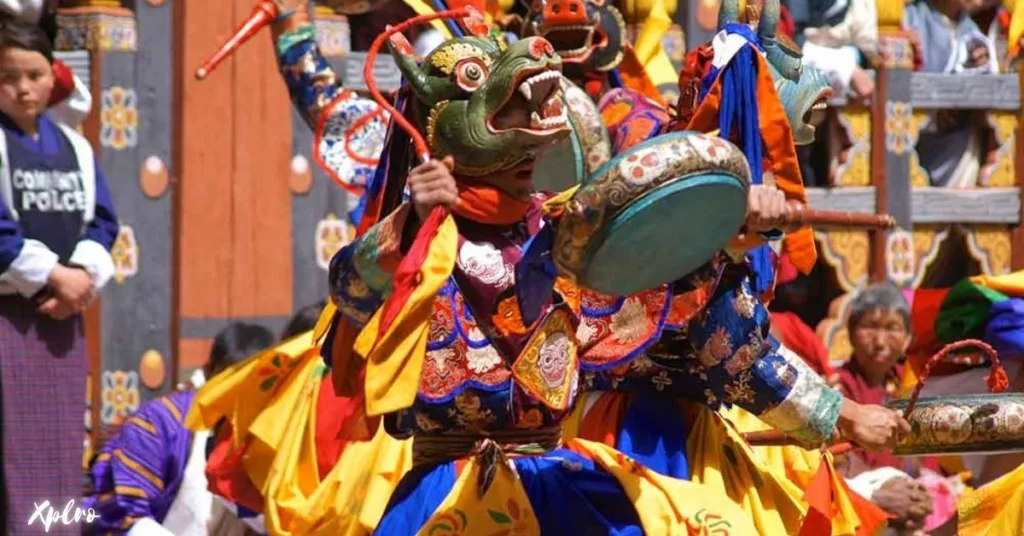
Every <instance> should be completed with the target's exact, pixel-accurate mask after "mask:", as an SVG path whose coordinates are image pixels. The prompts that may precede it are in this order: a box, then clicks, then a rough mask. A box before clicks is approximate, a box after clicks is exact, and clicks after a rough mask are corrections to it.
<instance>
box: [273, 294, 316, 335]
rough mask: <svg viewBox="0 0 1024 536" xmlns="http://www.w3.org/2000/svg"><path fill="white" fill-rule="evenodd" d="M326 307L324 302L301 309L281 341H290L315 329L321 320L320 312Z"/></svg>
mask: <svg viewBox="0 0 1024 536" xmlns="http://www.w3.org/2000/svg"><path fill="white" fill-rule="evenodd" d="M326 305H327V301H326V300H324V301H321V302H320V303H314V304H313V305H307V306H305V307H303V308H302V309H299V312H297V313H295V316H293V317H292V318H291V320H289V321H288V325H287V326H285V328H284V331H282V332H281V340H285V339H290V338H292V337H294V336H296V335H298V334H300V333H305V332H307V331H309V330H311V329H313V327H315V326H316V321H317V320H320V312H321V311H323V310H324V306H326Z"/></svg>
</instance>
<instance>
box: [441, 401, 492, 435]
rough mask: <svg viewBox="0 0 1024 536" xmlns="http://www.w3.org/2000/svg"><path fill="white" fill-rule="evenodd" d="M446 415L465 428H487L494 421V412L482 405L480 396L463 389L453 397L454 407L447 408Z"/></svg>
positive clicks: (474, 429)
mask: <svg viewBox="0 0 1024 536" xmlns="http://www.w3.org/2000/svg"><path fill="white" fill-rule="evenodd" d="M448 416H449V417H450V418H452V419H454V420H455V422H457V423H458V425H459V426H460V427H462V428H465V429H467V430H473V431H482V430H487V429H489V428H490V427H491V426H492V425H493V424H494V422H495V417H494V413H493V412H492V411H491V410H490V409H487V408H484V407H483V403H482V402H481V401H480V397H479V396H478V395H477V394H475V393H473V392H470V391H463V392H461V393H459V394H458V395H457V396H456V397H455V407H454V408H449V409H448Z"/></svg>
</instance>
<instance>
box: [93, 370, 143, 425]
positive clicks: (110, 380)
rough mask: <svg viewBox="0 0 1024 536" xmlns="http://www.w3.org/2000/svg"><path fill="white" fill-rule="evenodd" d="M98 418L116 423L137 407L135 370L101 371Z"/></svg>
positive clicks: (137, 388) (104, 422)
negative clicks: (101, 386)
mask: <svg viewBox="0 0 1024 536" xmlns="http://www.w3.org/2000/svg"><path fill="white" fill-rule="evenodd" d="M102 389H103V391H102V393H101V400H102V407H101V409H100V420H101V421H102V422H103V424H117V423H119V422H120V421H122V420H123V419H125V418H126V417H128V415H130V414H131V413H132V412H134V411H136V410H137V409H139V402H140V396H139V374H138V373H137V372H135V371H129V372H126V371H123V370H113V371H112V370H105V371H103V388H102Z"/></svg>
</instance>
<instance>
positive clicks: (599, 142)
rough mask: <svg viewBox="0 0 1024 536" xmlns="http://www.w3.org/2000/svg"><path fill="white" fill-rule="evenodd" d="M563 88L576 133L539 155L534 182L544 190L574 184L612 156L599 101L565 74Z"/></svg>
mask: <svg viewBox="0 0 1024 536" xmlns="http://www.w3.org/2000/svg"><path fill="white" fill-rule="evenodd" d="M562 91H563V92H564V95H565V97H564V98H565V105H566V107H567V110H568V115H569V124H570V125H572V134H570V135H569V137H568V138H566V139H564V140H562V141H560V142H558V143H556V144H554V145H552V146H550V147H548V148H547V149H546V150H545V151H544V152H543V153H541V154H540V155H538V156H537V161H536V162H535V163H534V167H533V186H534V188H535V189H537V191H541V192H561V191H563V190H567V189H569V188H572V187H573V186H576V185H577V184H580V183H581V182H583V179H584V178H585V177H587V176H588V175H590V174H591V173H593V172H594V171H596V170H598V169H599V168H600V167H601V166H603V165H604V164H605V163H607V162H608V160H609V159H611V154H612V144H611V141H610V140H609V138H608V131H607V130H606V129H605V127H604V123H603V122H602V121H601V112H600V110H598V108H597V105H596V104H594V101H592V100H591V99H590V97H589V96H588V95H587V93H586V92H585V91H583V90H582V89H580V88H579V87H578V86H576V85H574V84H573V83H572V82H570V81H569V80H568V79H566V78H565V77H562Z"/></svg>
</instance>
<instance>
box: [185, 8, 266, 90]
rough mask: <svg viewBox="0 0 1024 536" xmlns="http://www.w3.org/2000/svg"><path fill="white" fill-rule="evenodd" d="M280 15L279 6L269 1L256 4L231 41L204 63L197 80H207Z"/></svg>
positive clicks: (198, 72)
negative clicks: (218, 67)
mask: <svg viewBox="0 0 1024 536" xmlns="http://www.w3.org/2000/svg"><path fill="white" fill-rule="evenodd" d="M278 15H280V10H279V9H278V7H277V4H275V3H273V2H271V1H269V0H263V1H262V2H260V3H258V4H256V7H254V8H253V10H252V13H251V14H250V15H249V18H247V19H245V22H243V23H242V25H241V26H239V27H238V29H237V30H235V33H234V35H232V36H231V39H228V41H227V42H226V43H224V45H223V46H221V47H220V49H218V50H217V52H216V53H214V55H213V56H210V59H208V60H206V63H203V66H202V67H200V68H199V69H197V70H196V79H198V80H205V79H206V77H207V76H209V75H210V73H211V72H213V70H214V69H216V68H217V66H218V65H220V64H221V62H223V61H224V60H225V59H226V58H227V57H228V56H230V55H231V54H234V52H235V50H238V47H240V46H242V44H243V43H245V42H246V41H248V40H249V39H250V38H251V37H252V36H254V35H256V33H257V32H259V31H260V30H262V29H263V28H264V27H266V26H268V25H270V23H271V22H274V19H276V18H277V17H278Z"/></svg>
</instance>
